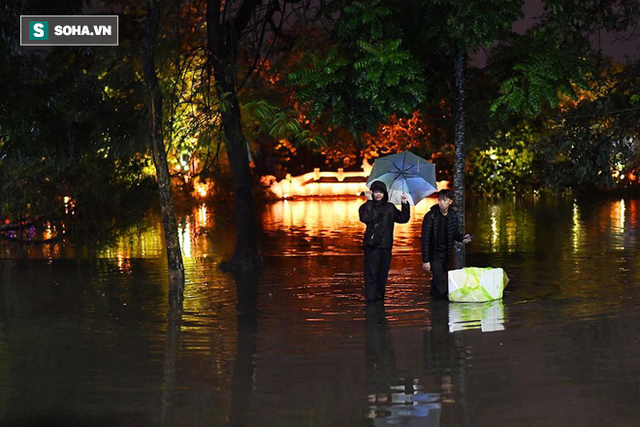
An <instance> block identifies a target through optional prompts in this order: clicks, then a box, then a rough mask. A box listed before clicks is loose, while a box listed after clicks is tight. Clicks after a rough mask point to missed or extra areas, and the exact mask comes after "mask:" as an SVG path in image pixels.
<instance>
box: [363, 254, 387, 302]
mask: <svg viewBox="0 0 640 427" xmlns="http://www.w3.org/2000/svg"><path fill="white" fill-rule="evenodd" d="M390 266H391V249H378V248H375V249H369V248H365V250H364V297H365V299H366V300H367V302H372V301H378V300H382V299H384V287H385V285H386V284H387V277H388V276H389V267H390Z"/></svg>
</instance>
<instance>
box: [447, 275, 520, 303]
mask: <svg viewBox="0 0 640 427" xmlns="http://www.w3.org/2000/svg"><path fill="white" fill-rule="evenodd" d="M507 283H509V278H508V277H507V273H505V272H504V270H503V269H502V268H491V267H488V268H478V267H465V268H462V269H460V270H450V271H449V301H455V302H485V301H493V300H497V299H500V298H502V291H504V288H505V287H506V286H507Z"/></svg>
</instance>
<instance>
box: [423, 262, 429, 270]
mask: <svg viewBox="0 0 640 427" xmlns="http://www.w3.org/2000/svg"><path fill="white" fill-rule="evenodd" d="M422 269H423V270H424V271H431V263H430V262H424V263H422Z"/></svg>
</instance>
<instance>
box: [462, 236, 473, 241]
mask: <svg viewBox="0 0 640 427" xmlns="http://www.w3.org/2000/svg"><path fill="white" fill-rule="evenodd" d="M472 240H473V236H472V235H471V234H465V235H464V237H463V238H462V243H469V242H470V241H472Z"/></svg>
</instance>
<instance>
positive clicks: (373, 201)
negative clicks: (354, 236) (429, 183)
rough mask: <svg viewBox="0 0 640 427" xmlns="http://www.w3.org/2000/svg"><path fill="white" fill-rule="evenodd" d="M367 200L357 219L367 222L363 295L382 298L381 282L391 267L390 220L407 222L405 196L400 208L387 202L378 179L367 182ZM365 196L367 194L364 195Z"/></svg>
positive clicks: (391, 234)
mask: <svg viewBox="0 0 640 427" xmlns="http://www.w3.org/2000/svg"><path fill="white" fill-rule="evenodd" d="M370 188H371V195H370V200H367V201H366V202H365V203H364V204H363V205H362V206H360V210H359V213H360V221H362V222H364V223H365V224H366V225H367V228H366V230H365V232H364V239H363V242H362V246H363V248H364V297H365V299H366V300H367V302H374V301H382V300H384V292H385V285H386V284H387V276H388V275H389V267H390V266H391V248H392V247H393V226H394V223H396V222H397V223H400V224H404V223H406V222H409V218H410V208H409V202H408V201H407V196H406V195H404V194H403V195H402V210H398V208H396V207H395V205H394V204H393V203H390V202H389V194H388V193H387V186H386V185H385V184H384V183H383V182H381V181H374V182H373V183H372V184H371V187H370ZM368 196H369V195H368Z"/></svg>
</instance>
